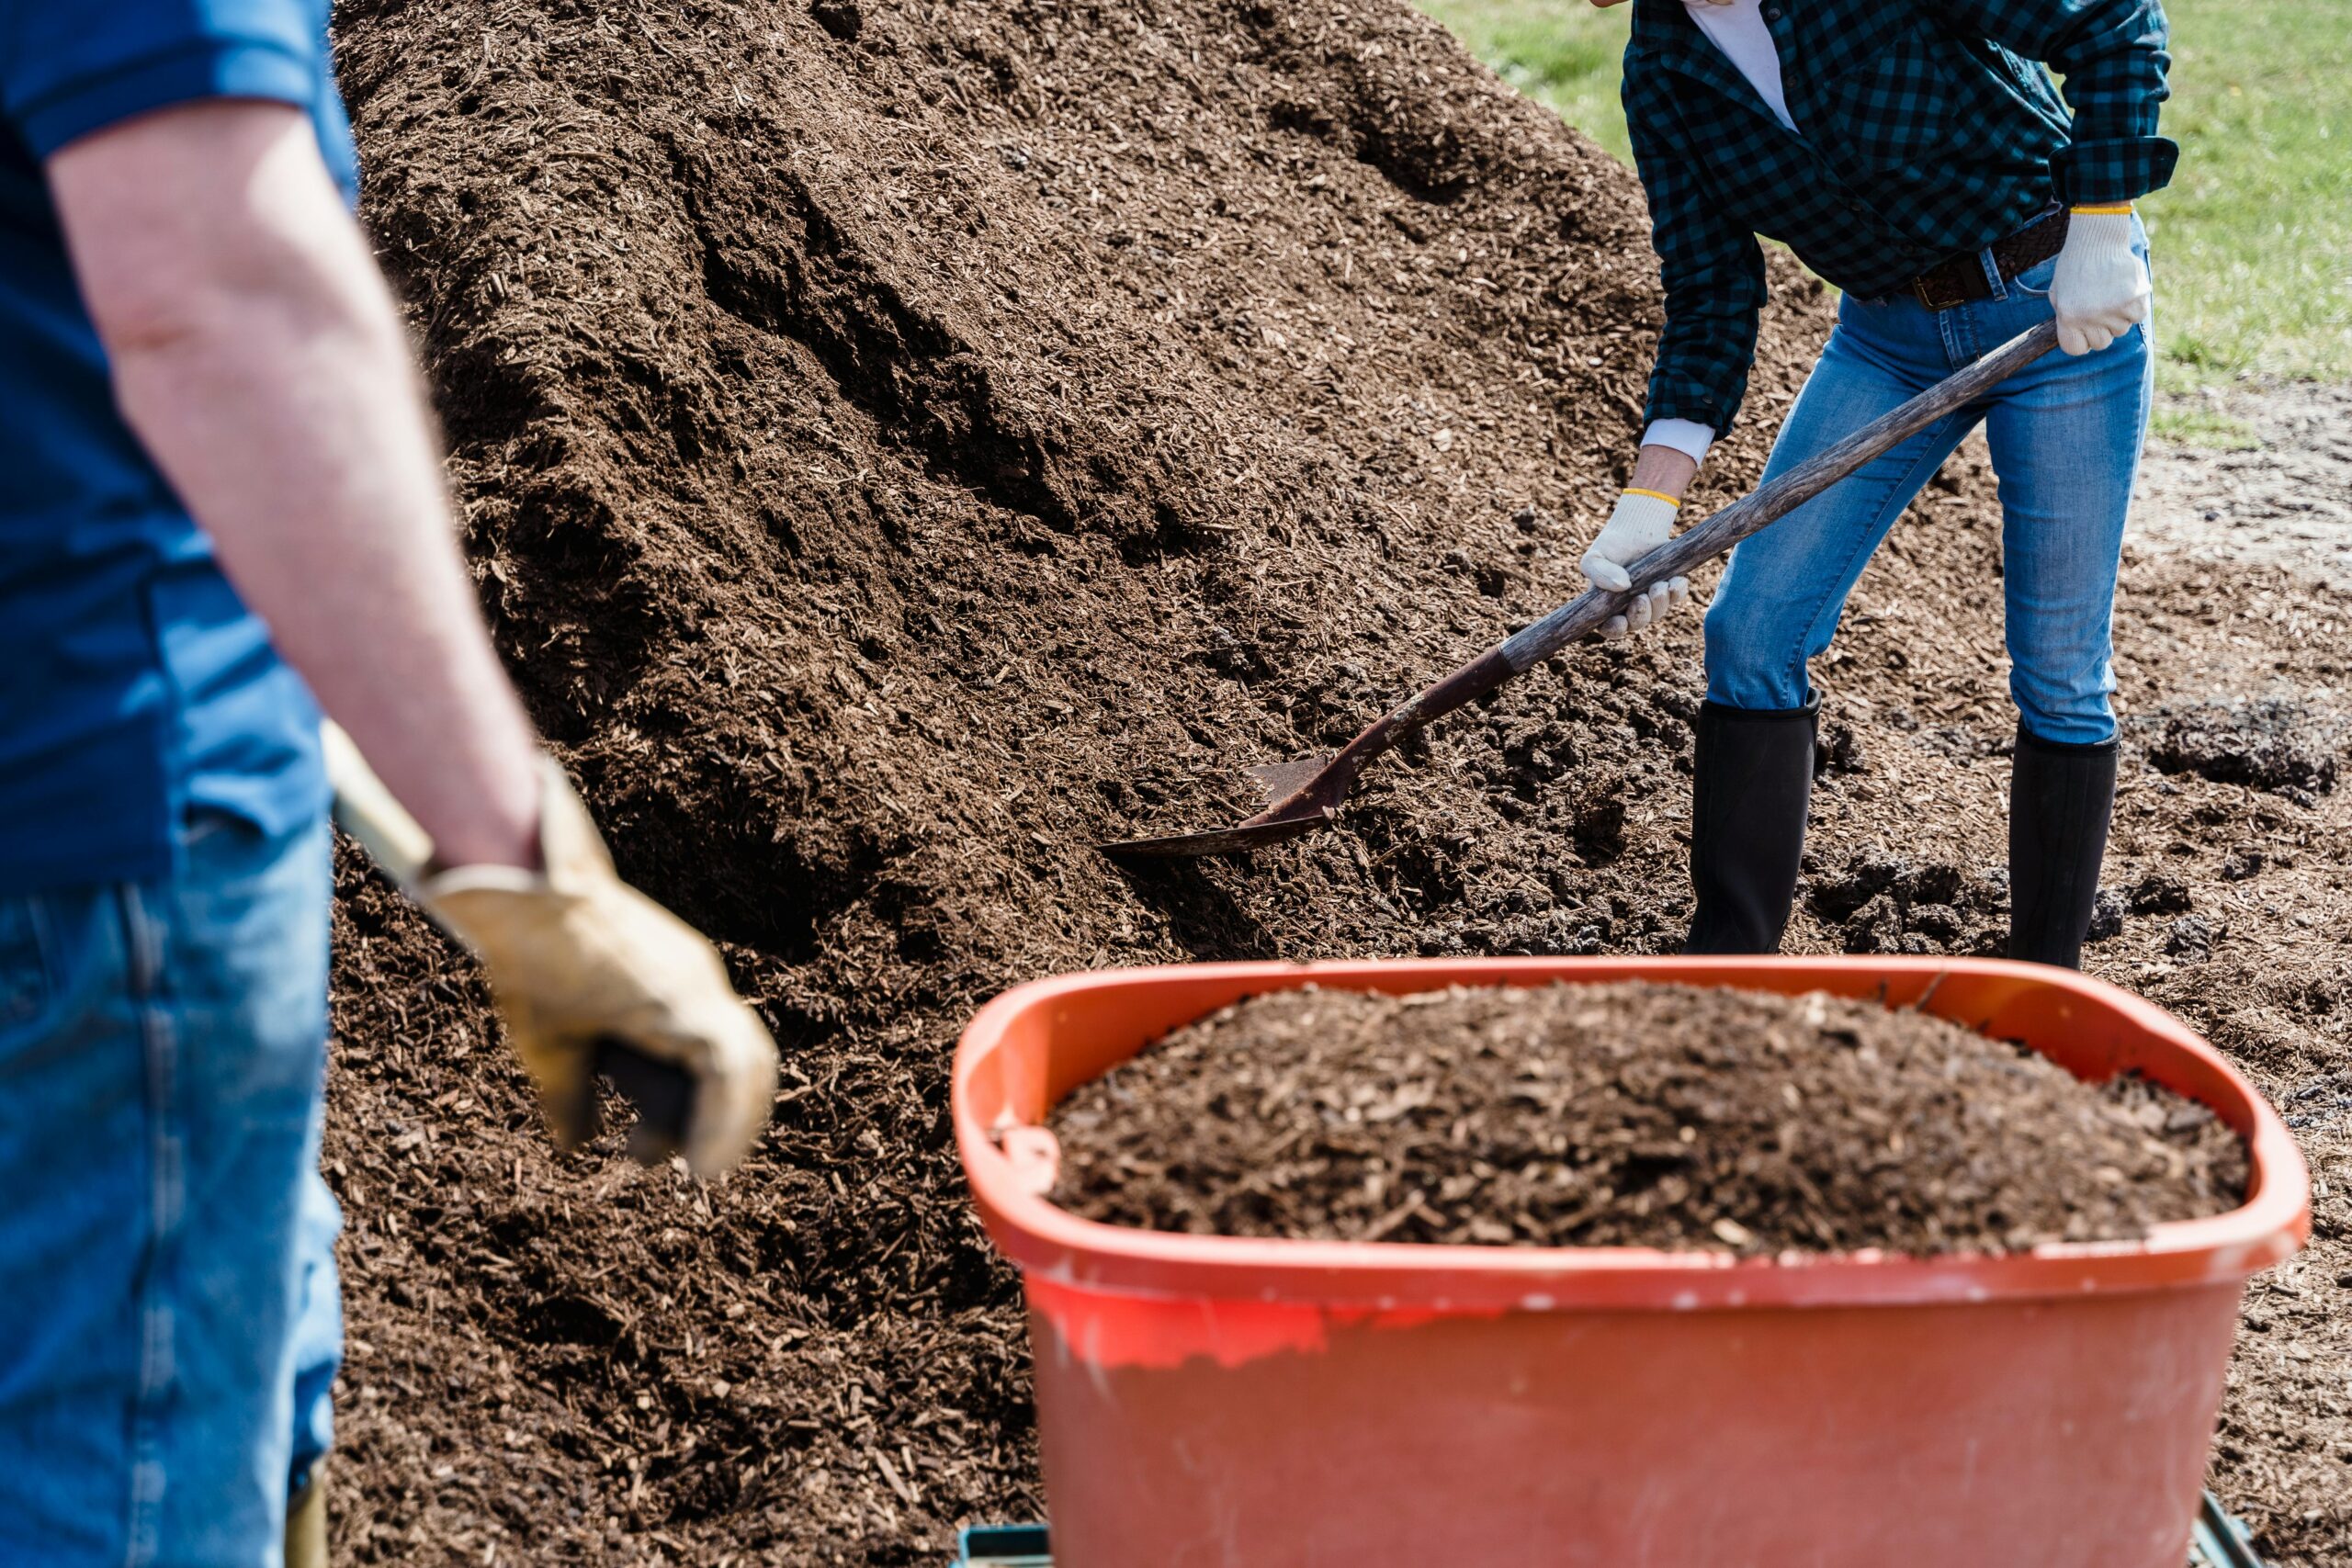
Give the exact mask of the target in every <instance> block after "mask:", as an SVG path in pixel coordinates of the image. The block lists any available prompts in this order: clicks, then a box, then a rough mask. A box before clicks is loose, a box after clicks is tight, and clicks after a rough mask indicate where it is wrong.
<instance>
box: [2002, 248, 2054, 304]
mask: <svg viewBox="0 0 2352 1568" xmlns="http://www.w3.org/2000/svg"><path fill="white" fill-rule="evenodd" d="M2056 276H2058V258H2057V257H2056V256H2052V257H2051V258H2050V259H2049V260H2048V261H2041V262H2036V263H2034V264H2033V265H2031V266H2030V267H2028V268H2026V269H2025V270H2024V271H2023V272H2021V273H2019V274H2018V275H2017V276H2015V277H2013V278H2011V279H2009V287H2010V288H2014V289H2016V290H2017V291H2018V293H2020V294H2030V295H2032V296H2033V297H2034V298H2035V299H2048V298H2050V283H2051V280H2052V278H2054V277H2056Z"/></svg>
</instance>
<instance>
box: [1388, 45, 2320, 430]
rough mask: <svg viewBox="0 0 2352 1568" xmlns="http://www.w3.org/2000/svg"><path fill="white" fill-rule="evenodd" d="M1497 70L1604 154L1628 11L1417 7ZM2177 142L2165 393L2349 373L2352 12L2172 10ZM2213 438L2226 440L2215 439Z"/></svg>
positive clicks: (1617, 118) (2161, 252) (1619, 131)
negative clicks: (2266, 378)
mask: <svg viewBox="0 0 2352 1568" xmlns="http://www.w3.org/2000/svg"><path fill="white" fill-rule="evenodd" d="M1421 3H1422V6H1423V7H1424V8H1425V9H1426V10H1428V11H1429V13H1430V15H1431V16H1434V17H1437V19H1438V20H1439V21H1441V22H1443V23H1444V24H1445V25H1446V26H1447V27H1449V28H1453V31H1454V32H1455V33H1456V34H1457V35H1459V36H1460V37H1461V39H1463V41H1464V43H1466V44H1468V45H1469V46H1470V48H1471V49H1472V51H1475V52H1476V53H1477V54H1478V55H1479V56H1480V57H1481V58H1483V59H1485V60H1487V62H1490V63H1491V64H1493V65H1494V66H1495V68H1496V69H1497V70H1498V71H1499V72H1501V73H1502V74H1503V76H1504V77H1505V78H1506V79H1507V80H1509V81H1510V82H1511V83H1512V84H1513V85H1516V86H1518V87H1519V88H1520V89H1521V91H1522V92H1525V93H1527V94H1529V95H1530V96H1533V97H1535V98H1536V99H1538V100H1540V101H1541V102H1543V103H1544V104H1547V105H1549V106H1550V107H1553V108H1554V109H1555V110H1557V111H1558V112H1559V113H1560V115H1561V116H1562V117H1563V118H1566V120H1567V121H1568V122H1569V123H1570V124H1571V125H1574V126H1577V128H1578V129H1580V130H1583V131H1585V132H1586V133H1587V134H1588V135H1589V136H1591V137H1592V138H1593V140H1595V141H1598V142H1600V144H1601V145H1602V146H1603V147H1605V148H1607V149H1608V150H1609V151H1610V152H1613V153H1615V154H1616V155H1617V156H1618V157H1620V158H1623V157H1625V156H1626V155H1627V153H1626V143H1625V123H1624V115H1623V111H1622V110H1621V109H1620V108H1619V107H1618V102H1617V69H1618V63H1617V62H1618V57H1619V55H1620V54H1621V53H1622V52H1623V49H1624V43H1625V28H1626V17H1627V9H1628V8H1626V7H1619V8H1617V9H1615V10H1610V11H1596V10H1594V9H1593V8H1592V7H1590V6H1588V5H1586V4H1585V3H1584V0H1421ZM2165 9H2166V10H2167V11H2168V12H2169V13H2170V14H2171V17H2172V27H2173V57H2174V58H2173V73H2172V88H2173V97H2172V101H2171V102H2170V103H2169V104H2167V105H2166V106H2165V134H2166V135H2168V136H2170V137H2172V138H2173V139H2174V140H2175V141H2178V142H2179V143H2180V146H2181V161H2180V170H2179V172H2178V174H2177V175H2175V177H2174V179H2173V183H2172V185H2171V186H2169V187H2168V188H2166V189H2165V190H2162V191H2159V192H2157V193H2156V194H2155V195H2154V196H2152V197H2149V198H2148V200H2147V201H2146V202H2145V203H2143V209H2142V210H2143V213H2144V215H2145V216H2146V219H2147V221H2148V228H2149V231H2150V234H2151V237H2152V240H2153V243H2154V247H2155V251H2156V273H2157V277H2156V333H2157V342H2158V344H2159V346H2160V348H2161V349H2162V358H2161V361H2160V374H2161V377H2162V379H2163V381H2164V384H2165V386H2166V387H2167V388H2171V389H2185V388H2189V387H2197V386H2205V385H2211V384H2212V383H2214V382H2216V381H2221V380H2225V379H2228V378H2232V377H2233V376H2236V375H2239V374H2241V373H2245V372H2249V371H2253V372H2261V373H2265V374H2270V375H2282V376H2302V377H2323V378H2330V379H2334V378H2344V377H2352V3H2347V0H2168V4H2167V5H2166V7H2165ZM2212 434H2215V435H2217V436H2218V435H2219V434H2222V433H2221V432H2218V431H2217V432H2214V433H2212Z"/></svg>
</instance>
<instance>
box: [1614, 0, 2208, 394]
mask: <svg viewBox="0 0 2352 1568" xmlns="http://www.w3.org/2000/svg"><path fill="white" fill-rule="evenodd" d="M1763 16H1764V21H1765V25H1766V26H1767V27H1768V28H1770V31H1771V34H1772V37H1773V39H1774V41H1775V42H1776V43H1778V44H1779V46H1780V55H1781V85H1782V86H1783V88H1784V89H1785V91H1786V93H1787V96H1788V107H1789V113H1790V117H1791V118H1793V119H1794V120H1795V121H1796V123H1797V125H1798V126H1799V128H1800V129H1801V130H1803V131H1804V134H1803V135H1802V136H1800V135H1797V134H1795V133H1793V132H1791V131H1790V130H1787V129H1786V128H1785V127H1783V126H1782V125H1781V122H1780V121H1779V120H1777V119H1775V118H1773V117H1772V111H1771V110H1770V109H1769V108H1767V107H1765V105H1764V100H1763V99H1762V98H1761V97H1759V96H1758V95H1757V93H1756V90H1755V89H1754V88H1753V87H1751V86H1750V85H1748V84H1747V79H1746V78H1745V77H1743V76H1741V75H1740V73H1739V71H1738V69H1737V68H1736V66H1734V65H1733V64H1732V62H1730V61H1729V60H1728V59H1726V58H1725V57H1724V54H1723V52H1722V51H1720V50H1718V49H1716V48H1715V47H1714V45H1713V43H1711V42H1710V41H1709V40H1708V39H1707V37H1706V35H1705V34H1704V33H1702V32H1701V31H1700V30H1699V27H1698V24H1697V23H1695V22H1693V21H1692V20H1691V17H1690V15H1689V13H1688V12H1687V11H1686V10H1685V9H1684V4H1683V0H1638V3H1637V4H1636V6H1635V7H1634V29H1633V38H1632V41H1631V42H1630V43H1628V44H1627V46H1626V50H1625V74H1624V100H1625V118H1626V122H1627V125H1628V127H1629V129H1630V130H1631V131H1632V133H1633V143H1634V162H1635V163H1636V164H1638V165H1639V167H1640V169H1641V175H1642V184H1643V186H1644V187H1645V189H1646V190H1647V191H1648V193H1649V203H1650V220H1651V224H1652V230H1653V238H1654V240H1655V242H1656V243H1657V254H1658V261H1659V269H1660V271H1661V273H1662V274H1663V275H1664V277H1665V282H1666V318H1667V320H1666V332H1665V334H1664V336H1663V337H1662V338H1661V339H1660V341H1659V344H1658V355H1657V369H1656V371H1655V372H1654V373H1653V374H1652V376H1651V378H1650V392H1649V411H1648V417H1649V418H1650V419H1653V420H1657V419H1688V420H1695V421H1697V422H1698V423H1701V424H1704V425H1708V426H1711V427H1712V428H1713V430H1714V431H1715V432H1716V434H1723V433H1724V432H1725V431H1727V430H1729V429H1730V428H1731V423H1732V419H1733V416H1734V415H1735V414H1736V413H1737V412H1738V410H1739V403H1740V399H1741V398H1742V396H1743V395H1744V394H1745V393H1746V391H1747V371H1748V367H1749V365H1750V364H1751V363H1752V362H1753V360H1754V358H1755V354H1756V317H1757V311H1758V308H1759V307H1760V306H1761V305H1762V304H1763V302H1764V295H1765V288H1764V256H1763V252H1762V250H1761V249H1760V248H1759V247H1758V244H1757V242H1756V236H1757V235H1758V234H1767V235H1770V236H1771V237H1772V238H1774V239H1776V240H1780V241H1782V242H1784V243H1787V245H1788V246H1789V248H1790V249H1792V250H1793V251H1794V252H1796V254H1797V255H1798V257H1799V259H1801V260H1802V261H1804V264H1805V265H1807V266H1809V267H1811V268H1812V269H1813V270H1814V271H1815V272H1816V273H1819V274H1820V275H1821V276H1824V277H1826V278H1827V279H1828V280H1829V281H1830V282H1832V283H1834V284H1836V285H1838V287H1839V288H1843V289H1846V290H1847V291H1848V292H1849V293H1853V294H1859V295H1861V296H1862V297H1864V298H1866V299H1874V298H1880V297H1883V296H1885V295H1889V294H1893V293H1894V292H1896V291H1898V290H1900V289H1901V288H1904V287H1905V285H1906V284H1908V283H1909V282H1910V280H1911V279H1913V278H1915V277H1917V276H1918V275H1919V274H1921V273H1923V272H1926V271H1927V270H1928V268H1930V267H1932V266H1934V265H1936V264H1937V263H1939V262H1941V261H1943V260H1945V259H1947V258H1948V257H1951V256H1953V255H1956V254H1962V253H1963V252H1969V251H1976V250H1982V249H1983V248H1984V247H1985V246H1986V245H1989V244H1991V243H1993V242H1994V241H1996V240H1997V239H1999V238H2001V237H2002V236H2003V235H2005V234H2008V233H2012V232H2014V231H2017V230H2018V229H2019V228H2022V227H2023V226H2024V225H2025V224H2026V223H2028V222H2030V220H2032V219H2033V218H2034V217H2035V216H2036V215H2037V214H2039V213H2041V211H2043V210H2044V209H2047V208H2048V207H2049V206H2050V204H2051V203H2052V200H2053V199H2054V200H2057V201H2063V202H2065V203H2067V204H2068V205H2070V206H2081V205H2086V204H2090V203H2096V202H2111V201H2130V200H2133V199H2135V198H2137V197H2141V196H2144V195H2145V194H2147V193H2148V192H2149V191H2151V190H2154V189H2155V188H2156V187H2158V186H2162V185H2163V184H2164V183H2165V181H2166V180H2168V179H2170V178H2171V177H2172V169H2173V164H2174V162H2175V160H2176V159H2177V157H2178V156H2179V149H2178V148H2177V147H2176V146H2175V145H2174V144H2173V143H2172V142H2170V141H2165V139H2164V138H2162V137H2160V136H2158V135H2157V134H2156V112H2157V111H2156V106H2157V105H2158V104H2160V103H2162V102H2163V101H2164V99H2165V67H2166V66H2167V65H2168V64H2170V57H2169V56H2168V55H2166V53H2165V40H2166V30H2165V14H2164V6H2163V5H2162V3H2161V0H1763ZM2035 62H2048V64H2049V65H2050V66H2051V67H2052V68H2054V69H2055V70H2056V71H2058V72H2059V73H2062V74H2063V75H2064V77H2065V79H2066V96H2067V98H2068V99H2069V100H2071V101H2072V103H2073V106H2074V115H2073V118H2072V119H2071V121H2070V120H2069V118H2068V116H2067V113H2066V109H2065V107H2064V105H2063V104H2061V103H2060V101H2059V97H2058V93H2057V89H2056V88H2055V87H2054V86H2053V85H2052V83H2051V79H2050V75H2049V73H2047V72H2045V71H2044V70H2043V69H2042V67H2041V64H2039V63H2035Z"/></svg>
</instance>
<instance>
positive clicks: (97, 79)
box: [16, 39, 318, 159]
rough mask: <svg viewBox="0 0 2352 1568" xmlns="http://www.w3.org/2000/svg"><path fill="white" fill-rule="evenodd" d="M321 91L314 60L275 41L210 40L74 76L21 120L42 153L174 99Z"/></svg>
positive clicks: (306, 96)
mask: <svg viewBox="0 0 2352 1568" xmlns="http://www.w3.org/2000/svg"><path fill="white" fill-rule="evenodd" d="M317 94H318V76H317V73H316V71H315V70H314V69H313V68H312V64H311V62H309V61H307V60H304V59H302V58H301V57H300V55H297V54H295V53H293V52H291V51H288V50H286V49H285V48H283V47H282V46H280V45H278V44H276V43H265V42H260V41H256V40H249V39H201V40H198V41H197V42H194V43H191V44H187V45H184V46H182V47H180V48H176V49H173V50H170V51H166V52H164V53H161V54H154V55H150V56H148V57H146V58H145V59H142V60H135V61H131V62H128V63H126V64H123V65H121V66H118V67H116V68H114V69H112V70H107V71H103V72H99V73H95V74H92V75H86V76H81V77H76V78H75V79H74V80H73V81H70V82H67V83H65V84H63V85H61V86H59V87H57V88H55V89H53V90H52V91H51V92H49V93H47V94H45V95H43V96H40V97H39V98H37V99H35V100H33V101H32V102H31V103H29V104H27V105H26V106H25V107H23V108H21V109H20V110H18V111H17V116H16V120H17V129H18V130H19V132H20V133H21V134H22V135H23V137H24V139H25V142H26V144H27V145H28V147H30V148H31V150H32V152H33V153H34V155H35V156H36V157H40V158H44V159H45V158H47V157H49V156H50V155H51V153H53V152H56V151H57V150H58V149H59V148H61V147H63V146H65V145H66V144H67V143H68V142H71V141H77V140H79V139H80V138H82V137H85V136H87V135H89V134H90V133H91V132H92V131H95V130H105V129H106V128H107V126H110V125H116V124H119V123H120V122H121V121H123V120H126V119H130V118H135V117H137V116H139V115H142V114H146V113H148V112H149V111H150V110H153V109H160V108H168V107H171V106H173V105H175V104H185V103H193V102H197V101H198V100H201V99H206V98H262V99H267V100H270V101H274V102H277V103H285V104H291V105H293V106H295V107H298V108H309V107H311V102H312V100H313V99H314V98H315V97H316V96H317Z"/></svg>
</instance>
